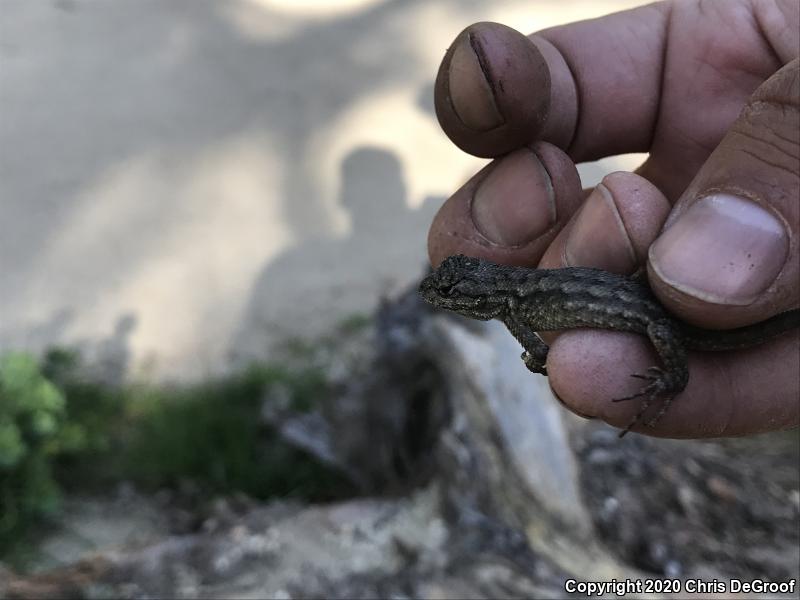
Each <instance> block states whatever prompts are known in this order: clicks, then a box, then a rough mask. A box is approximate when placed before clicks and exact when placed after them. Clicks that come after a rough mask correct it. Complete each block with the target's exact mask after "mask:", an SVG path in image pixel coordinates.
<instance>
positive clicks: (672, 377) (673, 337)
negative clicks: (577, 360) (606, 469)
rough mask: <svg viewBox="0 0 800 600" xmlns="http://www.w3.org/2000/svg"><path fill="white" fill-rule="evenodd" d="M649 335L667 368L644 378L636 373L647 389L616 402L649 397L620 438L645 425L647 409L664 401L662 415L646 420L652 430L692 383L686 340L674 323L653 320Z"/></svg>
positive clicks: (648, 370)
mask: <svg viewBox="0 0 800 600" xmlns="http://www.w3.org/2000/svg"><path fill="white" fill-rule="evenodd" d="M647 335H648V337H649V338H650V341H651V342H652V343H653V346H654V347H655V349H656V352H658V355H659V357H660V358H661V361H662V363H663V364H664V366H663V367H649V368H648V369H647V373H646V374H644V375H642V374H639V373H634V374H633V375H632V377H636V378H638V379H644V380H645V381H647V383H646V384H645V385H644V387H642V389H640V390H639V392H637V393H635V394H631V395H630V396H625V397H624V398H615V399H614V402H622V401H625V400H632V399H634V398H639V397H642V396H644V397H645V398H644V400H643V401H642V405H641V406H640V407H639V410H638V412H637V413H636V415H634V417H633V419H632V420H631V422H630V423H629V424H628V426H627V427H626V428H625V429H624V430H623V431H622V432H621V433H620V437H622V436H624V435H625V434H626V433H628V431H630V430H631V429H632V428H633V427H634V426H636V425H637V424H639V423H640V422H642V420H643V419H644V415H645V412H646V411H647V409H648V408H650V406H652V405H653V403H654V402H655V401H656V400H657V399H659V398H660V399H661V406H660V407H659V410H658V412H657V413H656V414H655V415H654V416H653V417H652V418H650V419H648V420H647V421H646V425H647V426H648V427H652V426H654V425H655V424H656V423H657V422H658V420H659V419H660V418H661V417H662V416H664V413H666V412H667V409H668V408H669V406H670V404H671V403H672V400H673V399H674V398H675V396H677V395H678V394H680V393H681V392H682V391H683V389H684V388H685V387H686V383H687V382H688V381H689V367H688V363H687V359H686V352H685V351H684V348H683V341H682V340H681V338H680V336H679V334H678V333H677V331H676V329H675V327H674V326H673V325H672V323H671V322H670V321H667V320H660V321H653V322H652V323H650V324H649V325H648V327H647Z"/></svg>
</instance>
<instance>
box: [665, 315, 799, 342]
mask: <svg viewBox="0 0 800 600" xmlns="http://www.w3.org/2000/svg"><path fill="white" fill-rule="evenodd" d="M798 328H800V310H789V311H786V312H782V313H780V314H777V315H775V316H774V317H770V318H769V319H767V320H766V321H761V322H760V323H754V324H752V325H746V326H744V327H738V328H737V329H724V330H715V331H710V330H708V329H700V328H699V327H693V326H692V325H687V324H685V323H682V324H681V333H682V335H683V338H684V341H685V343H686V347H687V348H691V349H692V350H737V349H739V348H748V347H750V346H753V340H758V343H763V342H766V341H767V340H771V339H772V338H774V337H778V336H779V335H780V334H782V333H784V332H787V331H790V330H792V329H798Z"/></svg>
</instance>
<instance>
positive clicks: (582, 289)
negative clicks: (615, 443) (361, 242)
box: [419, 255, 800, 437]
mask: <svg viewBox="0 0 800 600" xmlns="http://www.w3.org/2000/svg"><path fill="white" fill-rule="evenodd" d="M419 291H420V294H421V296H422V297H423V298H424V299H425V300H426V301H428V302H430V303H431V304H433V305H434V306H437V307H439V308H443V309H446V310H450V311H453V312H456V313H458V314H460V315H463V316H465V317H470V318H473V319H479V320H483V321H487V320H489V319H499V320H501V321H502V322H503V323H505V325H506V327H507V328H508V330H509V331H510V332H511V333H512V335H513V336H514V337H515V338H516V339H517V340H518V341H519V343H520V344H522V347H523V348H524V350H525V351H524V352H523V353H522V360H523V362H524V363H525V366H526V367H528V369H529V370H530V371H532V372H534V373H540V374H542V375H547V368H546V366H545V362H546V360H547V351H548V346H547V344H545V343H544V342H543V341H542V340H541V339H540V338H539V336H538V335H536V333H535V332H537V331H555V330H560V329H572V328H580V327H591V328H597V329H611V330H614V331H628V332H633V333H638V334H641V335H646V336H647V337H648V338H650V341H651V342H652V344H653V346H655V349H656V352H657V353H658V355H659V357H660V358H661V362H662V363H663V366H662V367H655V366H654V367H650V368H648V369H647V372H646V374H638V373H636V374H633V375H632V377H637V378H639V379H644V380H645V381H646V383H645V384H644V386H643V387H642V389H641V390H640V391H639V392H638V393H636V394H632V395H630V396H626V397H624V398H616V399H614V402H619V401H623V400H631V399H634V398H639V397H644V400H643V401H642V405H641V407H640V409H639V412H638V413H637V414H636V416H635V417H634V418H633V420H632V421H631V422H630V424H629V425H628V427H627V428H625V429H624V430H623V431H622V432H621V433H620V437H622V436H623V435H625V434H626V433H627V432H628V431H630V430H631V428H632V427H633V426H634V425H636V424H638V423H639V422H641V421H642V420H643V418H644V414H645V412H646V411H647V409H648V408H649V407H650V406H651V405H652V404H653V403H654V402H655V401H656V400H657V399H658V398H661V400H662V403H661V407H660V409H659V410H658V412H657V413H656V414H655V416H653V417H652V418H651V419H649V420H648V421H647V422H646V424H647V425H650V426H652V425H654V424H655V422H656V421H658V419H659V418H660V417H661V416H662V415H663V414H664V413H665V412H666V410H667V408H668V407H669V405H670V403H671V402H672V400H673V398H675V396H677V395H678V394H680V393H681V392H682V391H683V389H684V388H685V387H686V384H687V382H688V381H689V367H688V362H687V357H686V350H687V349H691V350H734V349H737V348H746V347H749V346H755V345H757V344H761V343H762V342H765V341H767V340H769V339H771V338H773V337H775V336H777V335H779V334H781V333H783V332H785V331H788V330H790V329H794V328H797V327H800V310H790V311H787V312H784V313H781V314H778V315H775V316H774V317H772V318H770V319H767V320H766V321H763V322H761V323H757V324H755V325H749V326H746V327H740V328H738V329H729V330H719V331H717V330H708V329H700V328H698V327H693V326H691V325H688V324H686V323H683V322H681V321H679V320H677V319H676V318H675V317H673V316H671V315H670V314H669V313H668V312H667V311H666V309H664V307H663V306H662V305H661V304H660V303H659V301H658V300H657V299H656V297H655V296H654V295H653V293H652V292H651V291H650V288H649V287H648V286H647V283H646V281H645V280H644V279H642V278H637V277H625V276H622V275H615V274H613V273H609V272H607V271H601V270H599V269H591V268H586V267H568V268H564V269H530V268H525V267H512V266H504V265H497V264H494V263H491V262H489V261H487V260H483V259H478V258H469V257H467V256H463V255H456V256H450V257H449V258H447V259H445V260H444V262H442V264H441V265H439V267H438V268H436V269H435V270H434V271H433V272H431V273H430V274H429V275H428V276H427V277H425V279H423V280H422V283H421V284H420V287H419Z"/></svg>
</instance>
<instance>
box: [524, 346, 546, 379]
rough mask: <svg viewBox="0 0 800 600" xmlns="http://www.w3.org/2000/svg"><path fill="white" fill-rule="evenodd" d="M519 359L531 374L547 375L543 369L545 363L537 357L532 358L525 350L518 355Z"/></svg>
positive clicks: (544, 368)
mask: <svg viewBox="0 0 800 600" xmlns="http://www.w3.org/2000/svg"><path fill="white" fill-rule="evenodd" d="M520 358H521V359H522V362H524V363H525V366H526V367H528V371H530V372H531V373H537V374H539V375H547V367H545V363H544V362H543V361H542V360H541V359H540V358H539V357H537V356H534V355H533V354H531V353H530V352H528V351H527V350H526V351H525V352H523V353H522V354H521V355H520Z"/></svg>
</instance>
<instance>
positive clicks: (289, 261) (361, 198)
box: [229, 146, 443, 362]
mask: <svg viewBox="0 0 800 600" xmlns="http://www.w3.org/2000/svg"><path fill="white" fill-rule="evenodd" d="M406 196H407V192H406V186H405V184H404V181H403V173H402V169H401V165H400V162H399V161H398V159H397V158H396V157H395V156H394V154H392V153H391V152H389V151H387V150H385V149H382V148H377V147H374V146H362V147H359V148H357V149H355V150H353V151H352V152H351V153H350V154H348V155H347V156H346V157H345V159H344V160H343V161H342V165H341V186H340V190H339V193H338V198H339V204H340V206H341V207H342V208H344V209H345V210H346V211H347V215H348V217H349V221H350V227H349V232H348V233H347V234H345V235H342V236H334V235H331V236H327V237H325V238H317V239H313V240H310V241H305V242H304V243H301V244H299V245H296V246H294V247H292V248H290V249H288V250H287V251H285V252H284V253H283V254H281V255H279V256H278V257H277V258H276V259H275V260H274V261H272V262H270V263H269V265H268V266H267V267H266V268H264V270H263V271H262V272H261V274H260V275H259V276H258V278H257V279H256V282H255V284H254V285H253V287H252V289H251V292H250V294H249V301H248V302H247V305H246V308H245V310H244V311H243V316H242V319H241V324H240V326H239V327H238V328H237V330H236V333H235V334H234V337H233V340H232V341H231V344H230V352H229V357H230V358H231V359H232V360H233V361H234V362H241V361H248V360H253V359H255V358H259V357H263V356H264V355H265V353H268V352H269V350H270V345H271V344H270V342H272V341H276V340H277V341H280V340H286V339H293V338H297V337H301V338H302V337H314V336H315V335H319V334H321V333H324V332H326V331H328V330H330V328H331V327H332V326H334V325H335V324H336V322H337V321H338V320H341V319H344V318H346V317H347V316H350V315H352V314H358V313H367V312H370V311H372V310H373V309H374V307H375V305H376V302H377V301H378V299H379V298H380V297H381V296H382V295H385V294H387V293H389V292H390V291H392V290H395V289H399V287H400V286H402V285H405V284H406V283H407V282H408V278H409V276H412V277H413V275H409V274H416V273H418V272H421V269H422V266H423V264H424V262H425V234H426V231H427V227H428V225H429V224H430V222H431V219H432V217H433V214H434V212H435V211H436V210H437V208H438V207H439V205H440V204H441V202H442V200H443V199H442V198H438V197H437V198H434V197H429V198H426V199H425V200H424V201H423V203H422V204H421V205H420V206H419V207H418V208H416V209H412V208H409V206H408V205H407V203H406ZM376 264H377V265H380V269H379V270H380V271H381V272H383V273H386V274H387V275H385V276H384V277H381V278H378V279H372V280H369V279H365V278H364V277H363V276H361V275H360V274H361V273H364V272H370V271H374V270H375V265H376ZM289 306H290V307H292V318H291V319H287V316H286V315H285V314H284V313H283V312H282V311H284V310H285V309H286V307H289ZM320 307H325V308H324V309H323V310H320Z"/></svg>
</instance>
